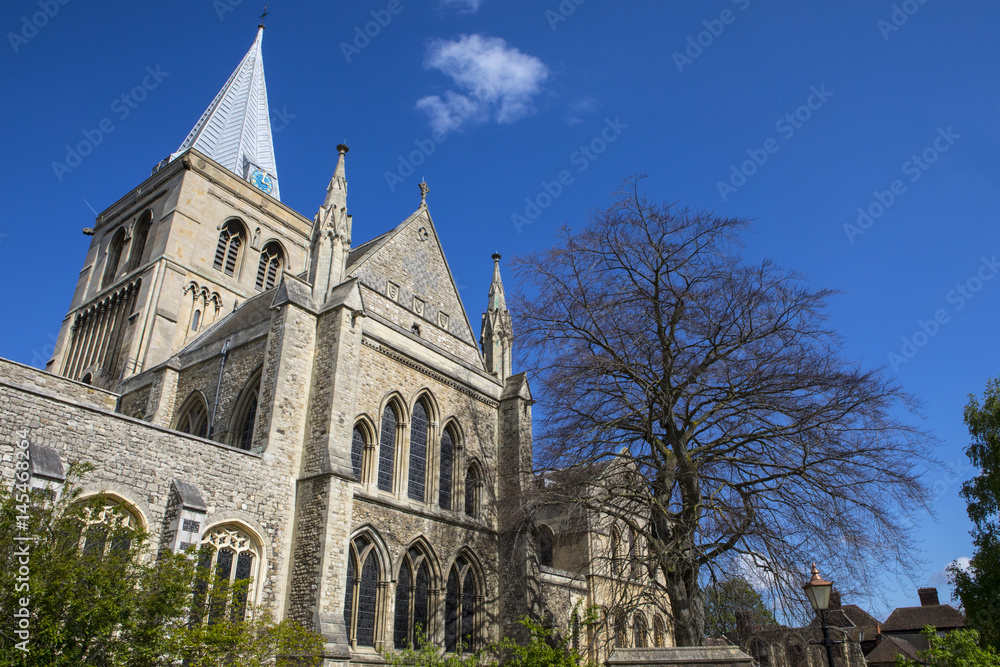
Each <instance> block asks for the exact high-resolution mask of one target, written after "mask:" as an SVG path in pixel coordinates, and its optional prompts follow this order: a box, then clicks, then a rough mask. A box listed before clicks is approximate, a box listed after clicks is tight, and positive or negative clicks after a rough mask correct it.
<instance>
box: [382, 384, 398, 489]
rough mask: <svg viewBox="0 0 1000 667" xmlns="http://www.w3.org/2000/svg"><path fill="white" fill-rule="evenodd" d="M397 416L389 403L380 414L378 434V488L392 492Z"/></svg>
mask: <svg viewBox="0 0 1000 667" xmlns="http://www.w3.org/2000/svg"><path fill="white" fill-rule="evenodd" d="M398 424H399V415H398V413H397V412H396V407H395V406H394V405H392V404H391V403H390V404H389V405H386V406H385V411H384V412H383V413H382V432H381V433H379V452H378V488H379V489H380V490H382V491H388V492H390V493H391V492H392V473H393V465H394V464H395V462H396V427H397V425H398Z"/></svg>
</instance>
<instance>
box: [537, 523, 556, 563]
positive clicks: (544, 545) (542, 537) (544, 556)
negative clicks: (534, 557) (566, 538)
mask: <svg viewBox="0 0 1000 667" xmlns="http://www.w3.org/2000/svg"><path fill="white" fill-rule="evenodd" d="M552 542H553V535H552V529H551V528H549V527H548V526H539V528H538V564H539V565H544V566H545V567H552V563H553V558H552Z"/></svg>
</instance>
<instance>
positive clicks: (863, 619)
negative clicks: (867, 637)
mask: <svg viewBox="0 0 1000 667" xmlns="http://www.w3.org/2000/svg"><path fill="white" fill-rule="evenodd" d="M841 610H842V611H843V612H844V615H845V616H847V618H848V619H850V621H851V623H853V624H854V627H857V628H864V627H871V626H874V627H879V626H880V625H882V624H881V623H879V621H878V619H877V618H875V617H874V616H872V615H871V614H869V613H868V612H867V611H865V610H864V609H862V608H861V607H859V606H858V605H856V604H845V605H844V606H842V607H841Z"/></svg>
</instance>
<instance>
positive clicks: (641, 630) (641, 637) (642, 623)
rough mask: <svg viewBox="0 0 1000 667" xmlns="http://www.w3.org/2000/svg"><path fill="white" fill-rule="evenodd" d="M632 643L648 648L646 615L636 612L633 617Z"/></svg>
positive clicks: (635, 645)
mask: <svg viewBox="0 0 1000 667" xmlns="http://www.w3.org/2000/svg"><path fill="white" fill-rule="evenodd" d="M632 645H633V647H634V648H646V617H645V616H643V615H642V614H636V615H635V618H633V619H632Z"/></svg>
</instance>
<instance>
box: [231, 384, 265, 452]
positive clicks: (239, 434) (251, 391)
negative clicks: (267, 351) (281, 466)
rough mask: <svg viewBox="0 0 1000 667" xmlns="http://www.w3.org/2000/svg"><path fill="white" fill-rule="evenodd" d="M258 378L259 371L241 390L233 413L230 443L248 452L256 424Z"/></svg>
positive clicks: (251, 444) (251, 445) (258, 392)
mask: <svg viewBox="0 0 1000 667" xmlns="http://www.w3.org/2000/svg"><path fill="white" fill-rule="evenodd" d="M260 376H261V372H260V371H259V370H258V371H257V372H256V373H254V374H253V375H252V376H250V380H249V381H248V382H247V383H246V386H244V388H243V393H242V394H241V395H240V398H239V399H238V400H237V401H236V410H235V411H234V412H233V415H234V418H233V428H232V429H231V433H232V436H231V443H232V445H233V446H234V447H239V448H240V449H244V450H246V451H250V449H251V447H253V432H254V425H255V424H256V423H257V399H258V397H259V395H260Z"/></svg>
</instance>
